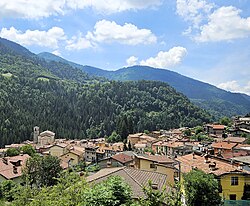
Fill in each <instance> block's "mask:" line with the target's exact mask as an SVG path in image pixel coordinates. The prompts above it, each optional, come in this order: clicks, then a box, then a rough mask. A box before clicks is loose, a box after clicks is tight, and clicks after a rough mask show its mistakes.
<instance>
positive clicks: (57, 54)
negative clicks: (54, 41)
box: [52, 50, 61, 56]
mask: <svg viewBox="0 0 250 206" xmlns="http://www.w3.org/2000/svg"><path fill="white" fill-rule="evenodd" d="M52 54H54V55H56V56H61V52H60V51H59V50H55V51H53V52H52Z"/></svg>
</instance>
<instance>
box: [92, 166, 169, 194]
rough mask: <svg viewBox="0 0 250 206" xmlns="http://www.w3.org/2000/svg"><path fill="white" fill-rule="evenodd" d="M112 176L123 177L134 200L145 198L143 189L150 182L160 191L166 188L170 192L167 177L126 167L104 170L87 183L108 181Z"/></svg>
mask: <svg viewBox="0 0 250 206" xmlns="http://www.w3.org/2000/svg"><path fill="white" fill-rule="evenodd" d="M110 176H120V177H122V178H123V179H124V180H125V182H126V183H128V184H129V185H130V187H131V189H132V192H133V197H134V198H139V197H142V196H144V193H143V189H142V188H143V187H144V186H147V184H148V181H149V180H151V181H152V183H153V184H155V185H157V187H158V189H159V190H162V189H165V188H164V187H166V190H167V191H169V190H170V187H167V186H166V185H167V175H164V174H160V173H157V172H150V171H144V170H138V169H132V168H126V167H120V168H119V167H118V168H105V169H102V170H100V171H99V172H97V173H95V174H93V175H91V176H89V177H87V182H95V183H98V182H101V181H103V180H106V179H107V178H108V177H110Z"/></svg>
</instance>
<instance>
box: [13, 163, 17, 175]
mask: <svg viewBox="0 0 250 206" xmlns="http://www.w3.org/2000/svg"><path fill="white" fill-rule="evenodd" d="M13 173H14V174H17V167H16V166H15V165H14V166H13Z"/></svg>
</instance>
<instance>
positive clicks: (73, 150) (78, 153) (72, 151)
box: [69, 149, 83, 157]
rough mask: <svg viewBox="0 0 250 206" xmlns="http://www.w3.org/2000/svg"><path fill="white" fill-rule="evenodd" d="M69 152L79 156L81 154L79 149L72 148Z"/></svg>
mask: <svg viewBox="0 0 250 206" xmlns="http://www.w3.org/2000/svg"><path fill="white" fill-rule="evenodd" d="M69 152H71V153H73V154H75V155H77V156H79V157H81V156H83V152H81V151H79V150H76V149H72V150H70V151H69Z"/></svg>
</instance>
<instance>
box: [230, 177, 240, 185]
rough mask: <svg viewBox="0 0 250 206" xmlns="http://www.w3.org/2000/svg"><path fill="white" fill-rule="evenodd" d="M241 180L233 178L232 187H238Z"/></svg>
mask: <svg viewBox="0 0 250 206" xmlns="http://www.w3.org/2000/svg"><path fill="white" fill-rule="evenodd" d="M238 184H239V178H238V177H231V185H238Z"/></svg>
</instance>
